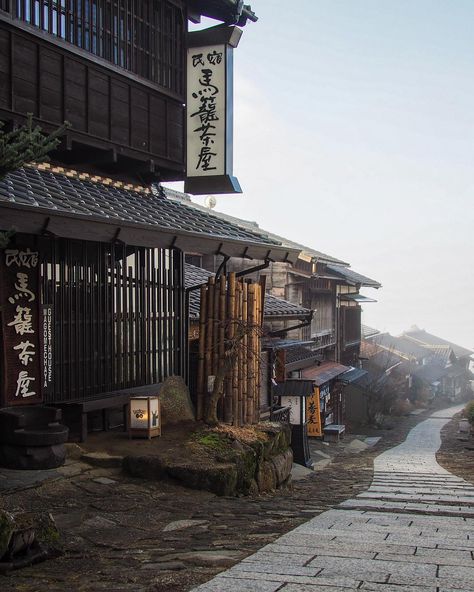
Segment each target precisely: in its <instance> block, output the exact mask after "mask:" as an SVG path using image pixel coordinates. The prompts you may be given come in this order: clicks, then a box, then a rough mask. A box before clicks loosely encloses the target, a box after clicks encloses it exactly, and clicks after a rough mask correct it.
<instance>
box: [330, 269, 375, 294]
mask: <svg viewBox="0 0 474 592" xmlns="http://www.w3.org/2000/svg"><path fill="white" fill-rule="evenodd" d="M327 269H328V270H329V271H331V272H332V273H335V274H336V275H338V276H339V277H340V278H341V279H344V280H346V281H348V282H350V283H352V284H360V285H361V286H367V287H369V288H380V287H381V286H382V284H381V283H380V282H377V281H376V280H372V279H370V278H368V277H367V276H365V275H362V274H360V273H357V272H356V271H353V270H352V269H350V268H349V267H345V266H344V265H335V264H333V263H328V265H327Z"/></svg>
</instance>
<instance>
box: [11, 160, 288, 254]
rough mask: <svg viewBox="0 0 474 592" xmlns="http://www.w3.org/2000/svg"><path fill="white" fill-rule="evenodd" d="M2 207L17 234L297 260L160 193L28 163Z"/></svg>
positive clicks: (13, 179)
mask: <svg viewBox="0 0 474 592" xmlns="http://www.w3.org/2000/svg"><path fill="white" fill-rule="evenodd" d="M40 169H41V170H40ZM0 207H1V209H2V215H1V221H2V228H3V229H6V230H7V229H9V228H11V227H14V228H16V230H17V231H18V232H27V233H33V234H39V233H41V232H42V231H44V230H45V229H46V230H48V231H49V232H51V233H53V234H55V235H57V236H62V237H67V238H69V237H71V238H72V237H75V238H84V239H89V240H99V241H110V240H114V238H115V239H117V238H118V239H120V240H121V241H123V242H126V243H127V244H132V245H137V246H157V247H171V246H175V247H177V248H180V249H182V250H192V249H197V248H199V252H207V253H210V252H213V253H216V252H223V253H225V254H228V255H230V256H245V255H248V256H250V257H252V258H262V257H263V258H265V257H266V256H270V257H271V258H272V259H275V257H276V258H277V260H280V261H281V260H284V259H285V257H286V255H285V253H288V257H289V258H290V259H292V260H295V259H296V258H297V253H296V252H295V251H293V252H290V251H291V250H290V249H288V248H287V247H282V246H281V245H279V244H278V242H277V241H275V240H273V239H270V238H268V237H267V236H265V235H264V234H263V233H260V232H258V231H251V230H249V229H245V228H242V227H240V226H237V225H236V224H232V223H231V222H229V221H227V220H223V219H221V218H219V217H217V216H214V215H212V214H211V213H209V212H200V211H197V210H196V209H195V208H192V207H190V206H189V205H186V204H185V203H180V202H177V201H174V200H170V199H167V198H166V197H164V195H162V194H160V193H155V192H151V191H149V190H148V191H147V190H146V189H145V188H142V189H141V190H137V189H136V188H130V187H129V186H123V185H122V184H116V183H112V182H110V183H107V182H104V180H97V179H96V178H89V177H88V176H87V175H80V174H77V173H73V172H66V171H65V172H63V173H60V172H55V171H54V170H53V169H48V168H45V167H44V166H41V167H39V168H36V167H25V168H23V169H20V170H18V171H16V172H14V173H10V174H9V175H7V177H6V178H5V179H3V180H2V181H0ZM19 212H21V214H19ZM84 221H86V224H84Z"/></svg>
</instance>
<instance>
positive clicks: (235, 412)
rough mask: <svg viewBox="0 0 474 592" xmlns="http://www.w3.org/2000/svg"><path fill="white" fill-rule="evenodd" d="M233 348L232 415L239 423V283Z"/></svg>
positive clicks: (235, 305) (236, 422)
mask: <svg viewBox="0 0 474 592" xmlns="http://www.w3.org/2000/svg"><path fill="white" fill-rule="evenodd" d="M233 318H234V348H237V351H236V352H235V353H234V363H233V364H232V417H233V424H234V425H235V426H238V425H239V354H238V344H237V342H236V340H237V339H238V337H239V331H240V328H239V323H238V320H239V283H238V282H237V283H236V286H235V300H234V316H233Z"/></svg>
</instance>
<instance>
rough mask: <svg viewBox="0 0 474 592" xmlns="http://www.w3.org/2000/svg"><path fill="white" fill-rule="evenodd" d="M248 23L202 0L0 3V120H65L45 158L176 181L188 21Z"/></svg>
mask: <svg viewBox="0 0 474 592" xmlns="http://www.w3.org/2000/svg"><path fill="white" fill-rule="evenodd" d="M201 14H204V15H207V16H211V17H212V18H216V19H217V20H219V21H222V22H224V23H226V24H237V23H238V24H241V25H243V24H245V22H246V20H247V19H248V18H251V19H252V20H256V17H255V15H254V14H253V13H252V12H251V10H250V9H249V7H246V6H243V5H242V3H238V2H233V1H232V0H230V1H229V2H223V3H221V2H213V1H212V0H209V1H207V0H193V1H187V0H140V1H137V0H93V1H92V0H61V1H59V0H58V1H52V0H35V1H31V0H1V2H0V120H3V121H4V122H7V123H8V124H9V125H11V126H15V125H17V124H21V123H22V121H24V119H25V116H26V114H27V113H32V114H33V116H34V118H35V121H36V122H37V123H39V124H40V125H41V127H42V128H43V129H44V130H47V131H48V130H52V129H54V128H57V127H58V126H59V125H61V124H62V123H63V122H64V121H68V122H69V123H70V124H71V127H70V129H69V130H68V132H67V135H66V136H65V137H64V140H63V142H62V144H61V146H60V147H59V148H58V149H57V150H56V151H55V152H54V153H53V154H52V158H53V160H54V161H55V162H57V163H61V164H64V165H67V166H73V167H74V168H76V169H81V170H84V171H87V172H98V173H100V174H107V175H108V176H113V177H114V178H117V179H121V180H127V181H129V180H132V181H134V182H137V181H140V182H143V181H145V182H148V181H151V180H159V181H160V180H182V179H183V178H184V171H185V145H184V142H185V49H186V35H187V28H188V27H187V22H188V18H192V19H193V20H199V18H200V15H201Z"/></svg>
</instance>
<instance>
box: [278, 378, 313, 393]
mask: <svg viewBox="0 0 474 592" xmlns="http://www.w3.org/2000/svg"><path fill="white" fill-rule="evenodd" d="M313 393H314V386H313V381H312V380H301V379H300V378H288V379H287V380H285V382H280V383H279V384H277V385H276V386H275V387H274V388H273V394H274V395H275V396H276V397H311V395H312V394H313Z"/></svg>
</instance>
